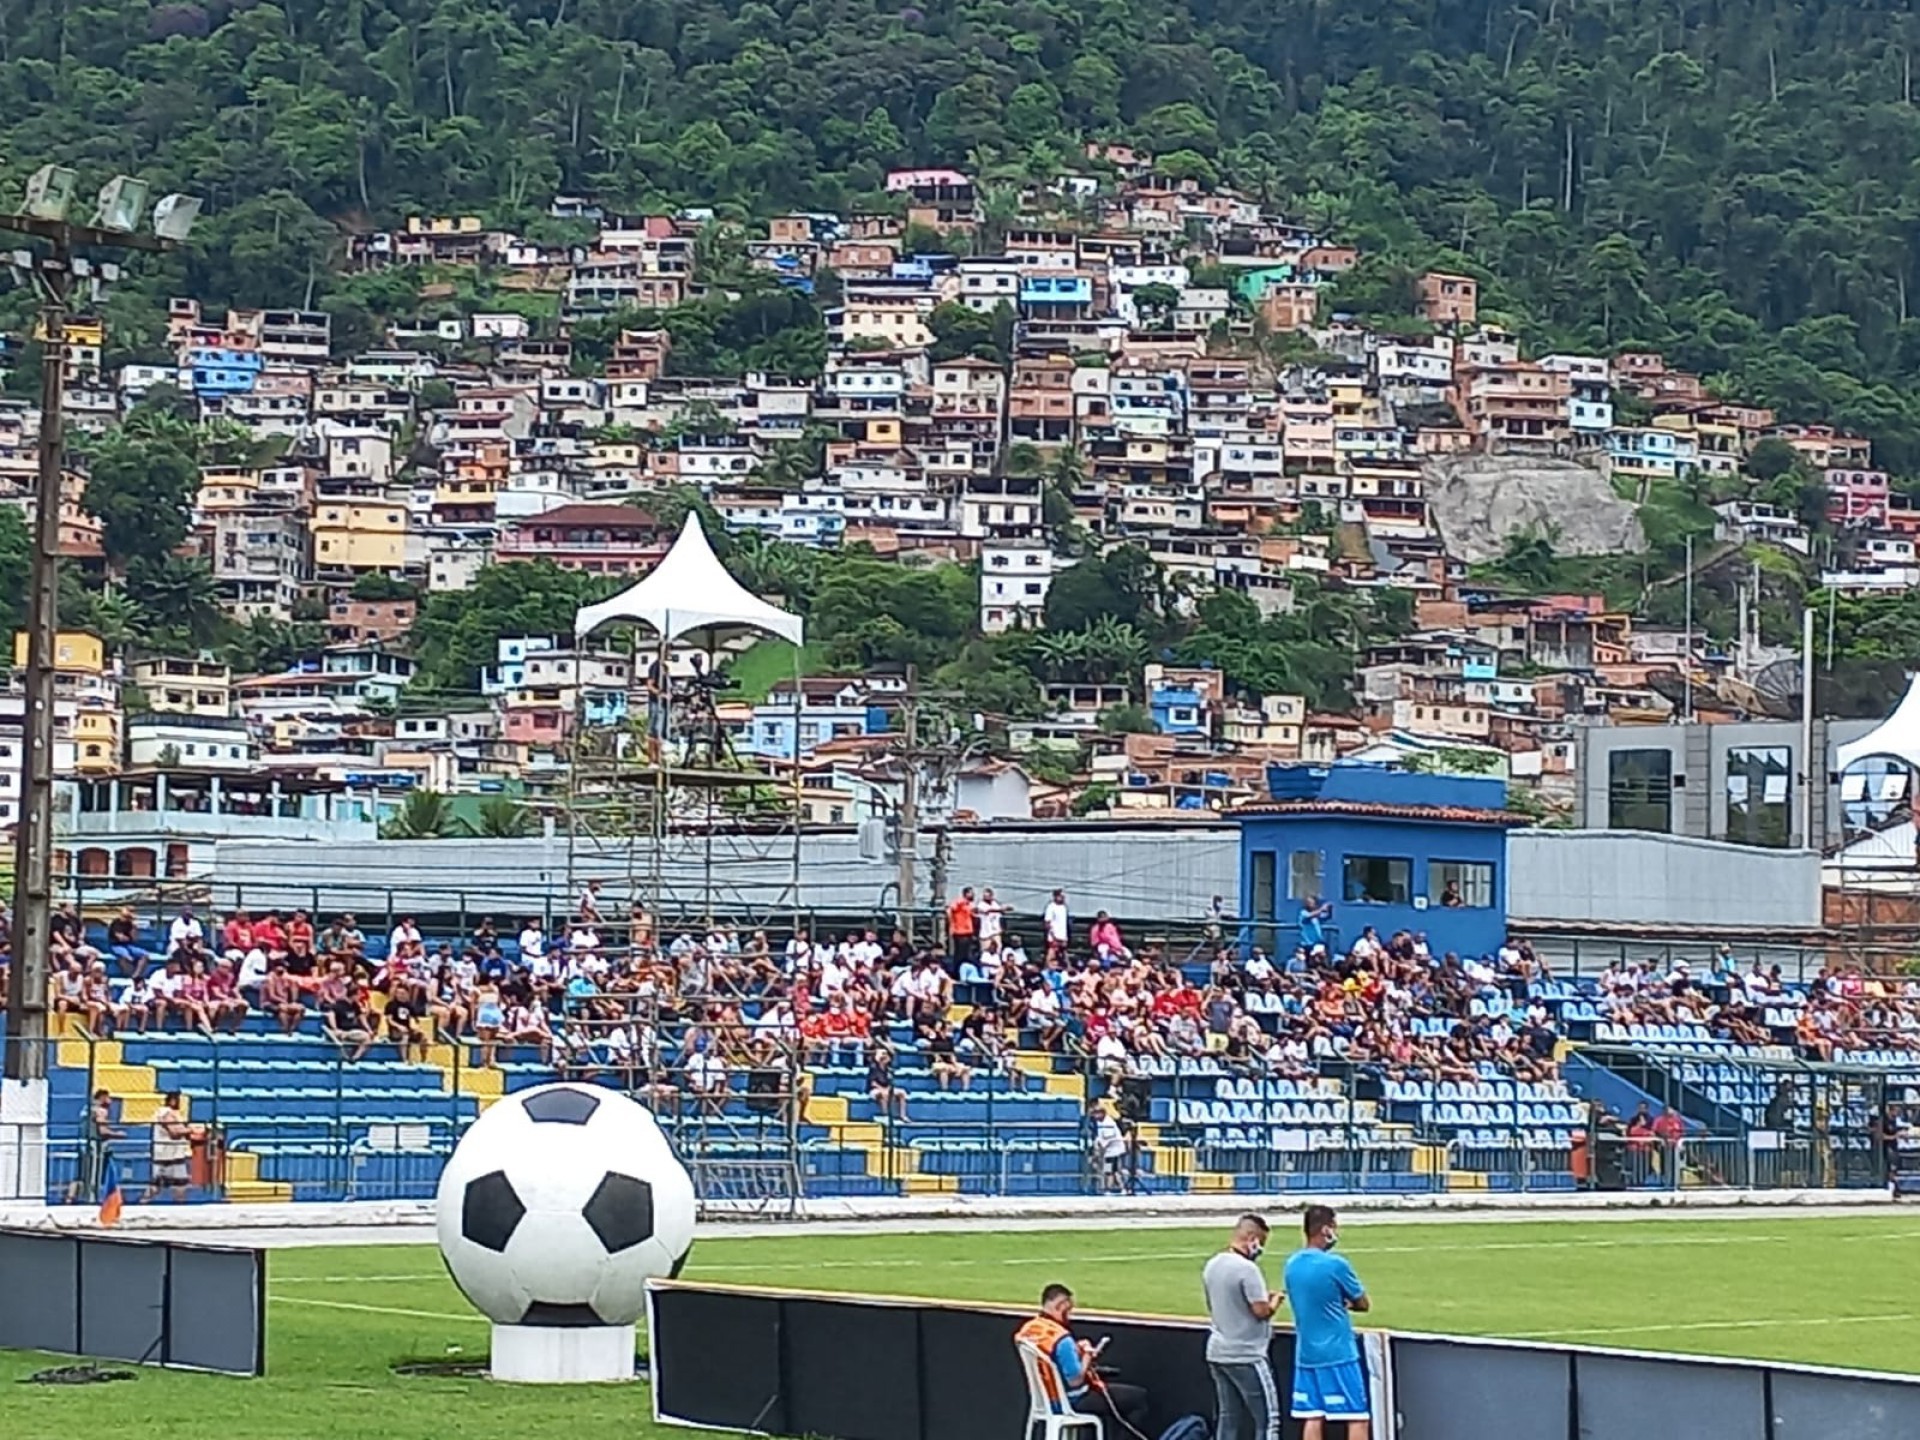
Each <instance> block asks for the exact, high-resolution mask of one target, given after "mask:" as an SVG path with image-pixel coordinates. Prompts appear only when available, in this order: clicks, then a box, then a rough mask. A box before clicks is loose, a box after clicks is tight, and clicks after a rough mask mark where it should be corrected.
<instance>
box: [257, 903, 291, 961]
mask: <svg viewBox="0 0 1920 1440" xmlns="http://www.w3.org/2000/svg"><path fill="white" fill-rule="evenodd" d="M253 943H254V944H255V945H257V946H258V947H259V948H260V949H262V950H264V951H266V952H267V959H268V960H270V961H271V960H278V959H281V958H282V957H283V956H285V955H286V953H287V932H286V929H285V928H284V927H283V926H282V925H281V924H280V912H279V911H277V910H269V911H268V912H267V913H266V914H265V915H263V916H261V917H260V919H259V920H257V921H255V922H254V926H253Z"/></svg>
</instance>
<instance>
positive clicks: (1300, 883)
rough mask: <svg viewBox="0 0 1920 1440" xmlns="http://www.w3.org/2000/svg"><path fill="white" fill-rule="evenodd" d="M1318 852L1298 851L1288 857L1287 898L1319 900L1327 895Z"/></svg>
mask: <svg viewBox="0 0 1920 1440" xmlns="http://www.w3.org/2000/svg"><path fill="white" fill-rule="evenodd" d="M1325 884H1326V881H1325V879H1323V878H1322V876H1321V874H1320V852H1319V851H1318V850H1296V851H1294V852H1293V853H1292V854H1291V855H1289V856H1288V857H1287V898H1288V899H1289V900H1318V899H1321V898H1322V897H1324V896H1325V895H1326V893H1327V892H1326V891H1325V890H1324V889H1322V888H1321V887H1322V886H1323V885H1325Z"/></svg>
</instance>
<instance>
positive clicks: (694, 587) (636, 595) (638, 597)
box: [573, 510, 806, 647]
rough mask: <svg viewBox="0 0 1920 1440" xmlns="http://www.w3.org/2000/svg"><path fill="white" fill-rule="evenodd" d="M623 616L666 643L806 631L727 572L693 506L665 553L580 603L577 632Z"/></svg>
mask: <svg viewBox="0 0 1920 1440" xmlns="http://www.w3.org/2000/svg"><path fill="white" fill-rule="evenodd" d="M623 621H626V622H632V623H635V624H640V625H645V626H646V627H647V628H648V629H650V630H652V631H653V632H654V633H655V634H656V635H658V636H659V637H660V639H661V640H662V641H663V642H664V643H666V644H677V643H679V642H680V641H683V640H685V641H690V642H692V643H695V644H703V645H706V646H709V647H711V646H714V645H718V644H720V643H722V642H724V641H727V640H733V639H738V638H739V637H741V636H743V635H775V636H778V637H779V638H780V639H782V640H785V641H787V642H788V643H790V644H792V645H794V646H796V647H797V646H799V645H800V644H801V643H802V640H803V639H804V637H805V633H806V622H805V621H803V620H802V619H801V618H800V617H799V616H798V615H794V614H791V613H789V612H788V611H785V610H782V609H780V608H779V607H778V606H777V605H769V604H768V603H767V602H766V601H764V600H762V599H761V598H760V597H759V596H758V595H755V594H753V593H752V592H751V591H750V590H748V589H747V588H746V587H745V586H744V585H742V584H741V583H740V582H739V581H738V580H736V579H734V578H733V576H732V575H730V574H728V573H727V568H726V566H724V565H722V564H721V563H720V561H719V558H718V557H717V556H716V555H715V554H714V553H713V547H712V546H711V545H709V544H708V543H707V532H706V531H705V530H703V529H701V528H700V517H699V515H698V514H696V513H695V512H693V511H691V510H690V511H688V512H687V523H686V524H685V525H683V526H681V527H680V538H679V539H677V540H675V541H674V542H673V548H672V549H671V550H669V551H668V552H667V555H666V558H665V559H664V560H662V561H661V562H660V563H659V564H658V565H656V566H654V567H653V569H652V570H651V571H649V572H648V573H647V575H646V576H645V577H644V578H642V579H641V580H640V581H638V582H637V583H636V584H634V585H632V586H630V587H629V588H628V589H626V590H623V591H622V592H621V593H620V594H618V595H615V596H613V597H612V598H611V599H608V600H602V601H600V602H599V604H597V605H583V606H581V607H580V610H579V612H578V613H577V614H576V615H575V616H574V617H573V633H574V634H575V635H576V636H578V637H580V638H582V639H584V638H585V637H586V636H588V635H591V634H592V633H593V632H594V631H595V630H598V629H600V628H601V627H602V626H605V625H617V624H619V623H621V622H623Z"/></svg>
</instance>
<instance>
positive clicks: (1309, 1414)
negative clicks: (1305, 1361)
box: [1293, 1360, 1369, 1420]
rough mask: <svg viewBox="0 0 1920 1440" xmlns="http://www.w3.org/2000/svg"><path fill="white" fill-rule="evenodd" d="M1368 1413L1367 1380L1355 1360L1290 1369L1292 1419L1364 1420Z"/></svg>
mask: <svg viewBox="0 0 1920 1440" xmlns="http://www.w3.org/2000/svg"><path fill="white" fill-rule="evenodd" d="M1368 1413H1369V1412H1368V1409H1367V1377H1366V1376H1365V1375H1363V1374H1361V1373H1360V1362H1359V1361H1358V1360H1349V1361H1347V1363H1346V1364H1344V1365H1296V1366H1294V1367H1293V1418H1294V1419H1296V1420H1323V1419H1324V1420H1365V1419H1366V1418H1367V1416H1368Z"/></svg>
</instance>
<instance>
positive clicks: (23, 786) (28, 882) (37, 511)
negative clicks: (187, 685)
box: [0, 165, 200, 1103]
mask: <svg viewBox="0 0 1920 1440" xmlns="http://www.w3.org/2000/svg"><path fill="white" fill-rule="evenodd" d="M73 188H74V174H73V172H72V171H71V170H67V169H64V168H63V167H59V166H51V165H49V166H45V167H43V168H42V169H41V170H39V171H38V172H36V173H35V175H34V176H33V178H32V179H31V180H30V181H29V182H28V185H27V203H26V208H25V210H24V211H23V212H20V213H11V214H10V213H0V231H5V232H9V233H12V234H15V235H23V236H27V237H30V238H31V239H34V240H38V241H41V242H42V243H43V245H44V247H45V248H44V249H43V250H42V251H41V252H40V253H37V254H36V253H34V252H32V251H28V250H21V251H16V252H14V254H13V255H12V256H11V257H9V258H10V261H11V264H12V267H13V269H14V270H15V272H16V273H19V274H22V275H23V276H24V277H25V278H26V279H28V280H30V282H31V283H32V284H33V286H34V288H35V289H36V290H37V291H38V293H39V296H40V335H41V382H40V435H39V451H40V456H39V459H40V464H39V470H38V473H37V475H36V478H35V482H34V502H33V503H34V517H33V564H32V572H31V576H30V578H29V580H28V584H27V668H26V676H25V692H24V699H23V713H22V720H21V727H22V732H23V739H24V742H25V743H24V744H23V745H22V746H21V759H20V823H19V825H18V826H17V827H16V832H15V836H14V903H13V928H12V948H13V964H12V967H11V970H10V971H9V975H8V984H7V1034H6V1041H7V1043H6V1044H5V1046H4V1047H0V1048H4V1050H5V1052H6V1054H5V1078H6V1080H7V1081H8V1082H9V1083H12V1084H17V1085H26V1086H29V1087H35V1088H40V1087H43V1085H44V1082H45V1080H46V1075H47V987H48V959H49V955H50V953H51V950H52V932H53V783H54V718H55V716H54V706H55V695H54V655H55V648H56V641H57V637H58V634H59V630H60V614H59V569H58V565H59V559H60V498H61V496H60V490H61V480H62V472H63V464H62V462H63V460H64V457H65V449H66V433H65V416H64V412H63V408H62V406H63V401H64V398H65V382H66V361H67V344H66V340H67V317H68V313H69V309H70V307H71V305H72V303H73V282H74V281H75V280H76V279H84V280H86V281H87V282H88V284H89V287H90V289H91V290H93V292H94V293H96V294H97V289H98V285H99V283H100V282H101V281H102V280H113V279H115V278H117V276H118V273H119V272H118V270H117V269H115V268H114V267H112V266H107V265H102V266H99V267H95V266H94V265H93V264H91V263H90V262H89V261H87V260H85V259H80V258H76V256H75V254H74V251H75V250H76V249H93V250H112V251H120V250H144V251H159V250H166V249H169V248H171V247H172V246H173V245H175V244H177V243H179V242H180V241H181V240H184V239H185V238H186V236H187V233H188V232H189V231H190V230H191V229H192V227H193V222H194V219H195V217H196V216H197V215H198V214H199V210H200V202H199V201H198V200H195V199H193V198H192V197H190V196H181V195H169V196H166V197H165V198H163V199H162V200H161V201H160V203H159V204H158V205H157V206H155V207H154V211H153V228H154V233H153V234H152V235H145V234H141V233H138V232H137V231H136V230H135V229H134V226H135V225H137V224H138V223H139V220H140V215H141V212H142V211H143V210H145V209H146V196H147V186H146V183H145V182H144V181H140V180H134V179H131V178H129V177H126V176H120V177H118V178H116V179H114V180H112V181H110V182H109V183H108V184H107V186H106V187H105V188H104V189H102V190H101V192H100V196H99V206H98V209H97V210H96V211H95V214H94V218H93V222H92V223H91V224H86V225H81V224H76V223H74V222H72V221H70V220H68V219H67V218H66V211H67V207H68V205H69V204H70V203H71V200H72V196H73ZM22 1103H30V1102H22Z"/></svg>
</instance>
